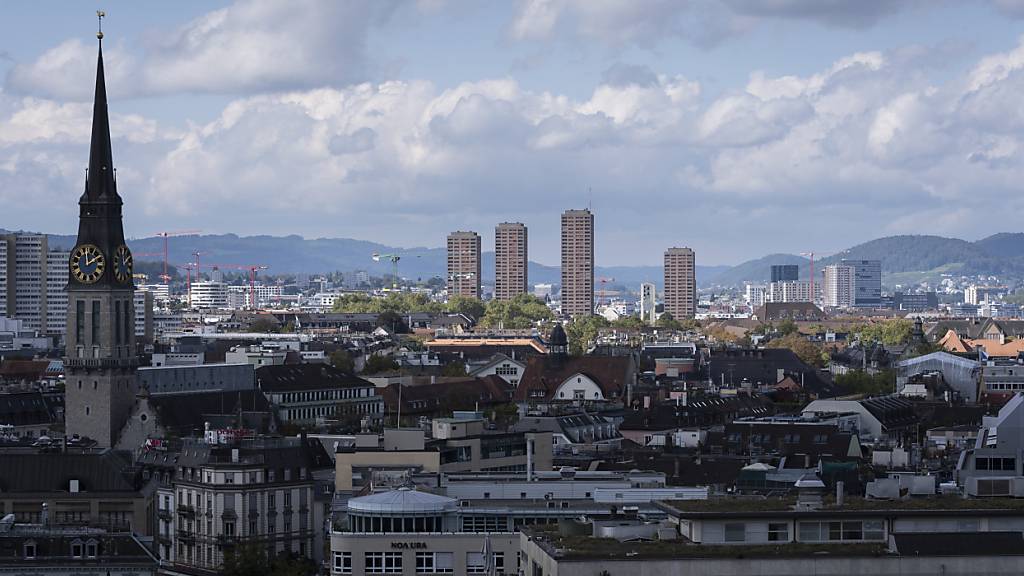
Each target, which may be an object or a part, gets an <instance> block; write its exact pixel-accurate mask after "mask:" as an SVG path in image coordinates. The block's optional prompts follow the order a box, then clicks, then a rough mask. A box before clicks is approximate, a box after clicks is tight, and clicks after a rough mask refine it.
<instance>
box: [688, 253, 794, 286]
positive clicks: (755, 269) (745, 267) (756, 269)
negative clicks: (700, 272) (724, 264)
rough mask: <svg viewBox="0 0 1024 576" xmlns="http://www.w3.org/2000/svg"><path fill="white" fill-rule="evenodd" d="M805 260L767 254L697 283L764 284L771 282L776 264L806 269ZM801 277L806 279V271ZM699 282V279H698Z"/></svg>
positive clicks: (721, 284)
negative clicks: (794, 265) (792, 265)
mask: <svg viewBox="0 0 1024 576" xmlns="http://www.w3.org/2000/svg"><path fill="white" fill-rule="evenodd" d="M808 262H809V261H808V260H807V258H804V257H803V256H796V255H793V254H769V255H768V256H763V257H761V258H757V259H756V260H748V261H746V262H744V263H742V264H738V265H736V266H733V267H732V268H729V269H727V270H724V271H722V272H720V273H718V274H716V275H714V276H713V277H711V278H710V279H709V280H708V281H698V284H700V285H701V286H705V287H706V286H712V285H714V286H742V285H743V283H745V282H752V283H764V282H768V281H769V280H771V277H772V266H773V265H777V264H796V265H798V266H803V267H806V266H807V265H808ZM801 277H802V278H806V277H807V271H806V270H804V271H802V272H801ZM698 280H700V278H698Z"/></svg>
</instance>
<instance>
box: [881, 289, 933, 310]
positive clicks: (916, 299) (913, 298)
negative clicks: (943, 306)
mask: <svg viewBox="0 0 1024 576" xmlns="http://www.w3.org/2000/svg"><path fill="white" fill-rule="evenodd" d="M892 307H893V309H894V310H901V311H904V312H923V311H925V310H938V308H939V295H938V294H936V293H935V292H913V293H906V294H905V293H903V292H896V293H895V294H893V295H892Z"/></svg>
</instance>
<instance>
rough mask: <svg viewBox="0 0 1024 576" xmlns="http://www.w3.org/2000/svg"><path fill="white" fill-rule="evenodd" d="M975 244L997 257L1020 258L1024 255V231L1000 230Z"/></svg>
mask: <svg viewBox="0 0 1024 576" xmlns="http://www.w3.org/2000/svg"><path fill="white" fill-rule="evenodd" d="M974 245H975V246H977V247H978V248H981V250H982V251H983V252H985V253H986V254H988V255H989V256H993V257H995V258H1020V257H1021V256H1022V255H1024V232H1000V233H999V234H993V235H991V236H989V237H988V238H982V239H981V240H978V241H977V242H975V243H974Z"/></svg>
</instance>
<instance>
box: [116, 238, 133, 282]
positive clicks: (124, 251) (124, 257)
mask: <svg viewBox="0 0 1024 576" xmlns="http://www.w3.org/2000/svg"><path fill="white" fill-rule="evenodd" d="M113 266H114V278H116V279H117V281H118V282H120V283H122V284H127V283H128V282H130V281H131V279H132V251H131V250H129V249H128V247H127V246H125V245H124V244H122V245H120V246H118V247H117V250H115V251H114V262H113Z"/></svg>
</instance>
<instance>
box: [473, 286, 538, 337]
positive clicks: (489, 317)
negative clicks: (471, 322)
mask: <svg viewBox="0 0 1024 576" xmlns="http://www.w3.org/2000/svg"><path fill="white" fill-rule="evenodd" d="M553 318H554V315H553V314H552V313H551V309H550V308H548V307H547V304H545V303H544V301H543V300H541V299H539V298H537V297H535V296H533V295H531V294H519V295H518V296H516V297H515V298H513V299H511V300H491V301H490V302H488V303H487V310H486V312H485V313H484V315H483V317H481V318H480V319H479V320H480V321H479V322H478V324H479V325H480V326H482V327H485V328H498V327H501V328H506V329H525V328H532V327H534V326H536V325H537V324H538V323H542V322H548V321H550V320H551V319H553Z"/></svg>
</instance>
